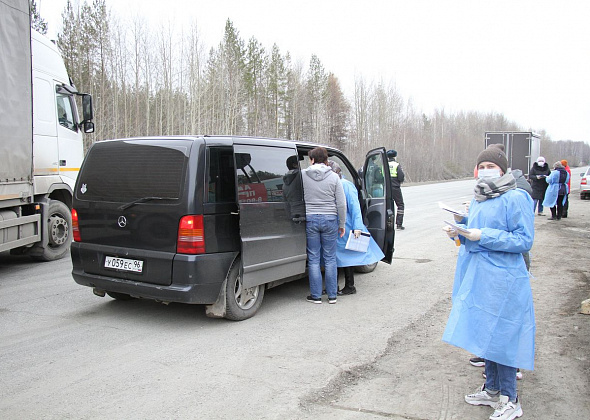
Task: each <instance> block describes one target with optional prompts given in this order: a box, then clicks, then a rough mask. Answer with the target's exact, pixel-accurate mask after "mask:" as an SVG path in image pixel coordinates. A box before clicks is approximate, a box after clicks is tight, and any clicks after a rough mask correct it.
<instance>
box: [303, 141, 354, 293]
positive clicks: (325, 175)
mask: <svg viewBox="0 0 590 420" xmlns="http://www.w3.org/2000/svg"><path fill="white" fill-rule="evenodd" d="M308 156H309V159H310V161H311V166H310V167H309V168H307V169H304V170H303V171H302V172H303V177H302V178H303V196H304V200H305V218H306V229H305V232H306V235H307V261H308V272H309V289H310V295H309V296H308V297H307V301H308V302H312V303H322V272H321V268H320V264H321V259H322V257H323V260H324V271H325V276H326V293H327V294H328V303H336V296H337V293H338V267H337V263H336V244H337V241H338V236H340V237H342V236H343V235H344V224H345V223H346V196H345V195H344V189H343V188H342V183H341V181H340V177H339V176H338V175H336V174H335V173H334V172H333V171H332V169H331V168H330V167H329V166H327V163H328V151H327V150H326V149H325V148H323V147H316V148H315V149H312V150H310V152H309V154H308Z"/></svg>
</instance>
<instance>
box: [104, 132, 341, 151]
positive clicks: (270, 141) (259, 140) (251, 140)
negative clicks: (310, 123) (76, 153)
mask: <svg viewBox="0 0 590 420" xmlns="http://www.w3.org/2000/svg"><path fill="white" fill-rule="evenodd" d="M183 139H186V140H191V141H199V140H201V141H208V140H224V141H228V142H232V143H242V144H258V145H267V146H272V145H275V146H280V145H281V144H284V143H295V144H297V145H298V146H303V147H309V148H314V147H318V146H319V147H325V148H326V149H328V150H330V151H333V152H340V153H342V152H341V151H340V150H339V149H336V148H335V147H332V146H328V145H325V144H319V143H311V142H306V141H299V140H288V139H277V138H270V137H253V136H230V135H210V134H205V135H174V136H145V137H130V138H121V139H113V140H104V141H133V140H142V141H145V140H156V141H161V140H183Z"/></svg>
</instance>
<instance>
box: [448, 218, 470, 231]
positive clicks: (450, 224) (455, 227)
mask: <svg viewBox="0 0 590 420" xmlns="http://www.w3.org/2000/svg"><path fill="white" fill-rule="evenodd" d="M445 223H446V224H447V225H449V226H450V227H452V228H453V229H455V230H456V231H457V232H459V233H464V234H465V233H469V230H468V229H465V228H463V227H461V226H458V225H456V224H455V223H452V222H447V221H446V220H445Z"/></svg>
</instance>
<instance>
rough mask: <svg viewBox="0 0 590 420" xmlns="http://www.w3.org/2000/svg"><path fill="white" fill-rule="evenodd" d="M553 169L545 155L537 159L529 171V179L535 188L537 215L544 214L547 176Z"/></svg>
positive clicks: (534, 206) (534, 203) (534, 201)
mask: <svg viewBox="0 0 590 420" xmlns="http://www.w3.org/2000/svg"><path fill="white" fill-rule="evenodd" d="M550 173H551V169H549V165H548V164H547V162H545V158H544V157H543V156H539V157H538V158H537V161H536V162H535V163H533V166H532V167H531V169H530V171H529V181H530V182H531V187H532V189H533V194H532V195H533V211H536V212H537V216H544V214H543V200H544V199H545V191H546V190H547V181H545V178H547V177H548V176H549V174H550Z"/></svg>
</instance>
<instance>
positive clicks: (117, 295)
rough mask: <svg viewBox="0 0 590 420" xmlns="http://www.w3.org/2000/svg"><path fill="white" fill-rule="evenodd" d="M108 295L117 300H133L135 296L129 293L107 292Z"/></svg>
mask: <svg viewBox="0 0 590 420" xmlns="http://www.w3.org/2000/svg"><path fill="white" fill-rule="evenodd" d="M107 295H109V296H110V297H112V298H113V299H117V300H133V297H131V296H130V295H128V294H127V293H119V292H107Z"/></svg>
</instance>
